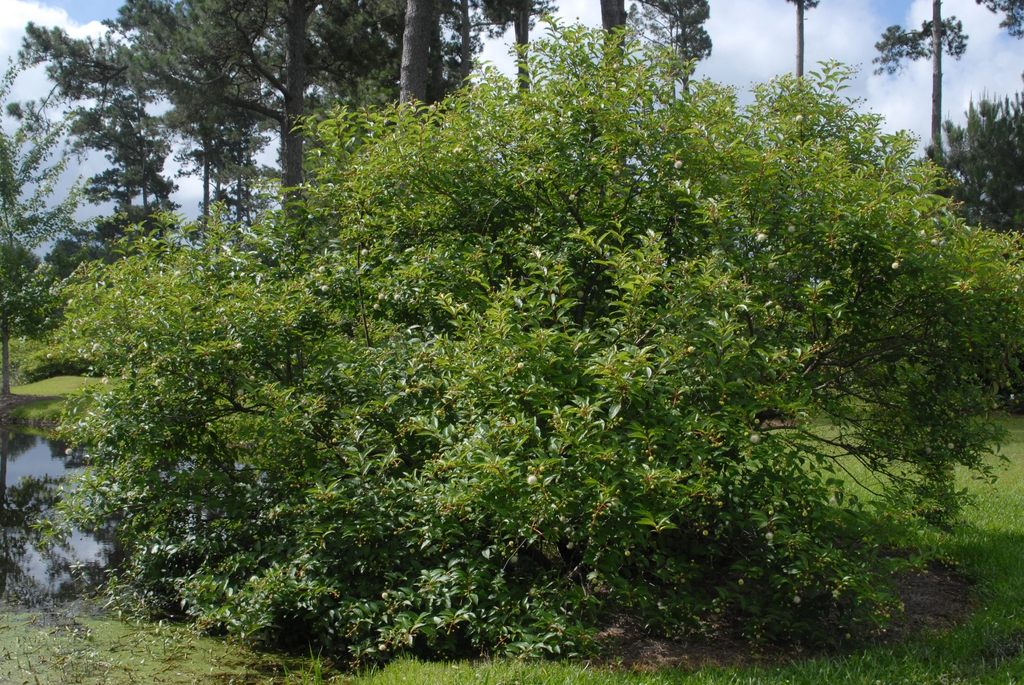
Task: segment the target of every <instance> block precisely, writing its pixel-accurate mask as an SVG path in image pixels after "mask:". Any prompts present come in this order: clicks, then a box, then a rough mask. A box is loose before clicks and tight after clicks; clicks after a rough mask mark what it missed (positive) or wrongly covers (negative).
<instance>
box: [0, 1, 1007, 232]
mask: <svg viewBox="0 0 1024 685" xmlns="http://www.w3.org/2000/svg"><path fill="white" fill-rule="evenodd" d="M628 2H629V0H627V5H628ZM556 3H557V4H558V5H559V11H558V12H556V14H557V15H558V16H559V17H560V18H561V19H563V20H565V21H568V22H574V21H577V20H579V21H581V22H583V23H584V24H588V25H590V26H598V25H600V23H601V17H600V3H599V0H556ZM121 4H122V0H36V1H30V0H0V59H6V58H7V57H9V56H12V55H14V54H15V53H16V52H17V50H18V47H19V45H20V43H21V36H22V35H23V33H24V27H25V24H26V23H27V22H29V21H33V22H35V23H37V24H41V25H45V26H61V27H64V28H65V29H66V30H68V32H69V33H71V34H73V35H76V36H84V35H89V34H98V33H100V32H101V30H102V26H101V25H100V23H99V22H100V21H102V20H103V19H108V18H112V17H114V16H116V15H117V9H118V8H119V7H120V6H121ZM710 7H711V18H710V19H709V20H708V22H707V23H706V24H705V28H706V29H707V31H708V33H709V34H710V35H711V40H712V42H713V44H714V47H713V50H712V53H711V57H709V58H708V59H707V60H705V61H704V62H702V63H700V64H699V65H698V67H697V73H696V76H697V77H698V78H704V77H706V78H710V79H712V80H715V81H718V82H721V83H725V84H729V85H732V86H734V87H736V88H737V89H739V90H740V91H741V93H742V92H745V91H747V90H748V89H749V88H750V86H751V85H752V84H754V83H760V82H764V81H767V80H768V79H770V78H771V77H773V76H777V75H780V74H785V73H789V72H792V71H793V70H794V67H795V52H796V48H795V39H796V11H795V7H794V5H793V4H791V3H788V2H786V1H785V0H710ZM943 14H944V15H945V16H950V15H954V16H956V17H957V18H958V19H960V20H961V21H962V22H963V25H964V32H965V33H967V34H968V36H969V38H968V42H967V52H966V54H965V55H964V56H963V58H962V59H961V60H960V61H954V60H952V59H950V58H948V57H947V58H946V59H945V60H944V62H943V71H944V80H943V114H944V118H948V119H952V120H953V121H956V122H962V121H963V120H964V118H965V117H964V112H965V110H966V109H967V107H968V105H969V103H970V102H971V101H972V99H973V100H974V101H977V100H979V99H981V97H983V96H988V97H993V96H999V97H1001V96H1004V95H1011V96H1012V95H1013V94H1014V93H1017V92H1019V91H1021V90H1022V89H1024V83H1022V81H1021V74H1022V72H1024V40H1017V39H1014V38H1011V37H1010V36H1008V35H1007V34H1006V31H1005V30H1004V29H1000V28H999V21H1000V17H998V16H996V15H994V14H992V13H991V12H989V11H988V10H986V9H984V8H983V7H980V6H979V5H978V4H977V3H976V1H975V0H944V1H943ZM930 16H931V0H821V4H820V5H819V6H818V7H817V8H815V9H813V10H808V11H807V14H806V29H805V33H806V43H807V45H806V64H807V70H808V71H810V70H813V69H814V68H815V67H816V63H817V62H820V61H827V60H837V61H840V62H843V63H845V64H848V65H850V66H852V67H854V68H856V69H858V70H859V71H858V72H857V74H856V76H855V77H854V79H853V81H852V83H851V87H850V89H849V90H848V91H847V93H848V94H849V95H850V96H851V97H856V98H860V99H861V100H862V101H863V102H862V103H861V104H860V105H859V107H861V108H863V109H865V110H870V111H874V112H877V113H879V114H881V115H882V116H883V117H884V119H885V123H884V128H885V130H886V131H890V132H895V131H898V130H908V131H910V132H912V133H913V134H914V135H916V136H917V137H918V138H923V137H927V135H928V129H929V125H930V123H929V122H930V120H931V114H930V111H931V110H930V107H931V64H930V62H927V61H921V62H912V63H909V64H908V65H907V66H906V68H905V69H904V70H903V72H902V73H900V74H897V75H894V76H888V75H882V76H879V75H875V74H874V73H873V66H874V65H872V63H871V60H872V59H873V58H874V57H875V55H876V54H877V52H876V51H875V48H874V44H875V42H877V41H878V39H879V37H880V36H881V34H882V32H883V31H884V30H885V28H886V27H887V26H890V25H891V24H902V25H903V26H904V27H908V26H913V27H915V28H916V27H920V25H921V22H922V21H923V20H925V19H927V18H930ZM539 32H540V29H538V30H536V31H535V32H534V34H535V35H537V34H539ZM508 50H509V40H504V41H503V40H494V41H491V42H489V43H488V44H487V45H486V46H485V49H484V52H483V55H482V59H484V60H487V61H489V62H491V63H493V64H495V65H496V66H498V67H499V68H501V69H503V70H505V71H506V72H507V73H512V71H513V68H514V67H513V60H512V59H511V57H510V56H509V55H508ZM46 90H47V84H46V79H45V77H44V76H43V75H42V74H41V72H39V71H36V72H31V73H28V74H25V75H23V76H22V77H21V79H19V81H18V83H17V84H16V88H15V91H14V94H13V96H14V98H15V99H29V98H32V97H39V96H40V95H41V94H43V93H45V92H46ZM741 101H742V95H741ZM102 168H103V159H102V158H101V157H97V156H93V157H92V158H90V159H88V160H86V161H85V162H84V163H83V164H82V165H81V166H79V167H76V170H75V171H77V173H81V174H84V175H90V174H93V173H96V172H97V171H99V170H100V169H102ZM178 184H179V186H180V188H179V190H178V192H177V194H176V195H175V198H174V199H175V201H176V202H178V203H179V204H180V205H181V211H182V212H183V213H185V214H186V215H189V216H195V215H196V213H197V212H198V203H199V199H200V198H201V194H202V190H201V187H200V184H199V182H198V180H196V179H179V180H178Z"/></svg>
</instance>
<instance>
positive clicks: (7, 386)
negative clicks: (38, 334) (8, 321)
mask: <svg viewBox="0 0 1024 685" xmlns="http://www.w3.org/2000/svg"><path fill="white" fill-rule="evenodd" d="M0 338H3V344H2V347H3V362H2V364H3V371H2V372H0V373H2V378H0V395H10V394H11V332H10V330H8V328H7V326H6V325H4V326H2V327H0Z"/></svg>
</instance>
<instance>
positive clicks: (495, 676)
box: [309, 418, 1024, 685]
mask: <svg viewBox="0 0 1024 685" xmlns="http://www.w3.org/2000/svg"><path fill="white" fill-rule="evenodd" d="M1004 425H1005V426H1006V428H1007V429H1009V431H1010V442H1009V443H1008V444H1007V445H1005V446H1004V447H1003V448H1002V455H1003V456H1005V457H1006V458H1007V459H1008V463H1007V464H1006V465H1005V466H1000V467H999V468H1000V478H999V481H998V483H996V484H995V485H994V486H990V485H987V484H984V483H981V482H979V481H975V480H971V479H965V480H964V485H965V486H967V487H969V488H970V490H971V492H972V493H973V494H974V495H975V496H976V500H975V503H974V504H973V506H971V507H970V508H969V509H968V510H967V511H966V512H965V522H964V525H962V526H959V527H958V528H957V529H956V530H955V531H954V532H953V533H951V534H944V535H937V536H933V535H931V534H927V535H926V536H925V537H926V538H931V537H936V538H937V539H936V540H935V542H936V543H937V544H938V546H939V548H940V549H941V551H942V552H943V553H944V554H946V555H948V556H949V557H950V558H953V559H956V560H958V561H959V562H960V572H961V573H963V574H964V575H966V576H967V577H968V578H970V579H971V580H972V581H973V582H974V586H973V592H974V595H975V603H976V611H975V612H974V613H973V614H972V615H971V616H970V618H968V619H967V620H966V621H965V622H964V623H963V624H961V625H959V626H957V627H956V628H954V629H952V630H950V631H948V632H945V633H933V634H925V635H920V636H917V637H915V638H913V639H910V640H908V641H906V642H903V643H900V644H896V645H889V646H869V647H866V648H864V649H861V650H858V651H855V652H853V653H846V654H838V655H828V656H818V657H814V658H808V659H794V660H793V661H792V662H791V663H788V664H778V663H774V664H773V663H766V664H765V665H762V666H754V667H747V668H705V669H702V670H700V671H696V672H684V671H680V670H672V669H666V670H661V671H658V672H654V673H630V672H625V671H622V670H615V669H611V668H607V667H593V666H589V665H587V664H580V663H550V662H548V663H520V662H513V661H494V662H479V663H473V662H461V663H454V664H452V663H447V664H441V663H423V662H418V661H414V660H411V659H408V660H400V661H397V662H395V663H393V664H391V665H389V666H387V667H385V668H383V669H381V670H379V671H374V672H370V673H366V674H363V675H360V676H354V677H353V676H349V677H341V676H339V677H338V681H339V682H347V683H352V685H435V684H436V685H482V684H484V683H486V684H488V685H583V684H587V685H673V684H687V685H689V684H694V685H704V684H707V685H726V684H728V685H769V684H772V685H774V684H778V685H797V684H799V683H808V684H811V683H814V684H818V683H854V684H862V685H881V684H883V683H884V684H889V683H892V684H896V685H899V684H901V683H915V684H919V683H920V684H934V685H952V684H954V683H1000V684H1004V685H1012V684H1015V683H1021V684H1024V419H1019V418H1007V419H1006V420H1005V421H1004ZM309 682H313V680H310V681H309Z"/></svg>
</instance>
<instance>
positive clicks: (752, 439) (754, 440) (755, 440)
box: [750, 433, 761, 445]
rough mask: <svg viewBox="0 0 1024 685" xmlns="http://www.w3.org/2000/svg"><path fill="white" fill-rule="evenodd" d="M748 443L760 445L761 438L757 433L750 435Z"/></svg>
mask: <svg viewBox="0 0 1024 685" xmlns="http://www.w3.org/2000/svg"><path fill="white" fill-rule="evenodd" d="M750 442H751V443H753V444H755V445H759V444H761V436H760V434H758V433H751V434H750Z"/></svg>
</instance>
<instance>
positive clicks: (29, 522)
mask: <svg viewBox="0 0 1024 685" xmlns="http://www.w3.org/2000/svg"><path fill="white" fill-rule="evenodd" d="M86 459H87V457H86V455H85V454H84V453H83V452H82V451H81V450H80V449H71V448H69V447H68V445H66V444H65V443H63V442H61V441H60V440H55V439H51V438H48V437H46V436H44V435H38V434H35V433H32V432H25V431H21V430H18V429H11V428H7V427H4V426H0V683H7V682H12V683H13V682H17V683H22V682H25V683H37V684H39V685H43V684H44V683H140V682H141V683H149V682H160V683H239V684H241V683H247V684H251V685H264V684H269V683H303V682H313V681H314V679H310V678H309V677H308V675H307V674H304V673H303V671H304V670H308V668H309V659H308V657H307V658H306V659H304V660H303V659H302V658H298V657H293V656H288V655H280V654H265V653H257V652H253V651H251V650H249V649H247V648H246V647H245V646H244V645H239V644H232V643H231V642H229V641H226V640H223V639H214V638H208V637H199V636H197V635H196V634H195V633H194V632H192V631H190V630H188V628H187V627H183V626H174V625H166V624H163V623H147V622H139V621H132V622H128V621H121V620H117V619H116V618H114V617H111V616H109V615H107V614H106V612H105V611H104V607H103V602H102V598H96V597H95V595H96V594H97V591H98V590H99V589H100V588H101V586H102V584H103V582H104V581H105V580H106V575H107V572H108V570H110V569H115V568H116V567H117V565H118V563H119V562H120V561H121V559H122V554H121V550H120V547H119V546H118V545H117V543H116V538H115V535H114V533H115V527H116V522H114V521H111V522H108V524H106V525H104V526H102V527H100V528H97V529H94V530H76V531H74V532H73V533H72V535H70V536H69V537H68V539H67V540H65V541H63V542H60V543H56V544H47V543H46V541H45V540H44V539H43V535H42V533H41V531H40V530H39V528H38V527H37V524H38V523H39V522H41V521H43V520H44V519H45V518H46V517H47V515H48V514H50V512H51V511H52V510H53V507H54V506H55V505H56V504H57V502H59V501H60V498H61V497H62V496H63V494H64V493H65V492H66V490H67V488H68V487H69V484H68V482H67V478H68V476H70V475H73V474H74V473H76V472H79V471H81V470H82V469H84V468H85V466H86ZM316 680H319V679H316Z"/></svg>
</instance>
